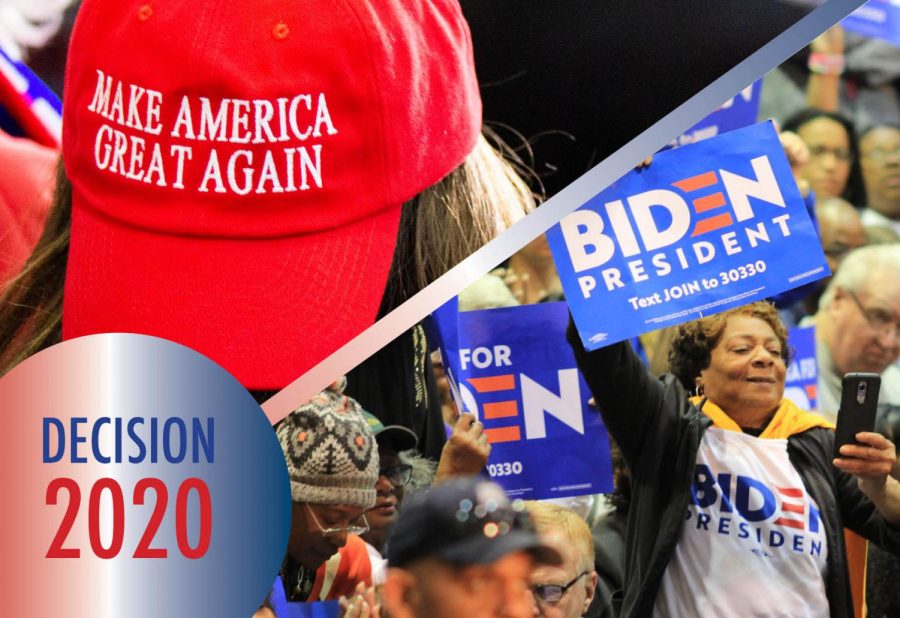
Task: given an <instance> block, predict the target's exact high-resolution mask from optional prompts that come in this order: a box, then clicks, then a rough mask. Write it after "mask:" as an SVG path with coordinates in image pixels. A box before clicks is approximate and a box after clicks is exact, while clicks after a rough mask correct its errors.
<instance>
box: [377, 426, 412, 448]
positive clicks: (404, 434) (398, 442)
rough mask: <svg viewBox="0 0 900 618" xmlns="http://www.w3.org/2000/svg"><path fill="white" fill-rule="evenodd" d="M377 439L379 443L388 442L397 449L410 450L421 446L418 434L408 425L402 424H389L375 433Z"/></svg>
mask: <svg viewBox="0 0 900 618" xmlns="http://www.w3.org/2000/svg"><path fill="white" fill-rule="evenodd" d="M375 441H376V442H378V444H384V443H387V444H388V446H390V447H392V448H393V449H394V450H395V451H397V452H400V451H408V450H410V449H414V448H416V447H417V446H419V439H418V438H417V437H416V434H415V433H413V432H412V430H410V429H408V428H407V427H402V426H400V425H388V426H387V427H385V428H384V429H382V430H381V431H379V432H378V433H376V434H375Z"/></svg>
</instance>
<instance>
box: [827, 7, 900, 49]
mask: <svg viewBox="0 0 900 618" xmlns="http://www.w3.org/2000/svg"><path fill="white" fill-rule="evenodd" d="M841 24H842V25H843V26H844V28H846V29H847V30H852V31H853V32H858V33H859V34H862V35H865V36H870V37H874V38H877V39H882V40H885V41H887V42H888V43H891V44H893V45H897V46H900V1H898V0H869V2H866V3H865V4H864V5H862V6H861V7H859V8H858V9H856V10H855V11H853V12H852V13H851V14H850V16H849V17H847V18H846V19H845V20H844V21H843V22H841Z"/></svg>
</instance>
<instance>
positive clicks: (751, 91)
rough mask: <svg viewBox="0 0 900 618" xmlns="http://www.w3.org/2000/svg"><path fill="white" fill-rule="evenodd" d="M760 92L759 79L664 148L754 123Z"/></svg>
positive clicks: (697, 140) (681, 144)
mask: <svg viewBox="0 0 900 618" xmlns="http://www.w3.org/2000/svg"><path fill="white" fill-rule="evenodd" d="M761 90H762V80H761V79H759V80H757V81H755V82H753V83H752V84H750V85H749V86H747V87H746V88H744V89H743V90H741V91H740V92H739V93H737V94H736V95H734V96H733V97H731V98H730V99H728V100H727V101H725V102H724V103H723V104H722V105H720V106H719V107H718V108H717V109H716V110H715V111H714V112H713V113H711V114H710V115H709V116H707V117H706V118H704V119H703V120H701V121H700V122H698V123H697V124H695V125H694V126H692V127H691V128H690V129H688V130H687V131H685V132H684V133H682V134H681V135H679V136H678V137H677V138H675V139H674V140H673V141H672V143H671V144H669V145H668V146H667V147H666V148H673V147H677V146H684V145H686V144H693V143H694V142H699V141H701V140H705V139H708V138H710V137H715V136H717V135H721V134H722V133H727V132H729V131H733V130H734V129H740V128H741V127H746V126H747V125H751V124H753V123H755V122H756V117H757V115H758V114H759V93H760V91H761Z"/></svg>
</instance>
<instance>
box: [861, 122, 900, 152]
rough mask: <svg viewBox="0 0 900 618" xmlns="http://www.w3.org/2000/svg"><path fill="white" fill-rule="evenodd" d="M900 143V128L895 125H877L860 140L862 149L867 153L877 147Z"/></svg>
mask: <svg viewBox="0 0 900 618" xmlns="http://www.w3.org/2000/svg"><path fill="white" fill-rule="evenodd" d="M897 145H900V130H898V129H895V128H894V127H877V128H875V129H872V130H871V131H869V132H868V133H866V134H865V135H864V136H863V138H862V140H860V142H859V147H860V150H861V151H862V152H863V153H866V152H868V151H870V150H874V149H875V148H884V147H886V146H890V147H892V146H897Z"/></svg>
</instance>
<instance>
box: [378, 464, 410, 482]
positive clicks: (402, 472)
mask: <svg viewBox="0 0 900 618" xmlns="http://www.w3.org/2000/svg"><path fill="white" fill-rule="evenodd" d="M378 476H383V477H385V478H386V479H387V480H389V481H390V482H391V484H392V485H393V486H394V487H403V486H404V485H406V484H407V483H409V479H411V478H412V466H411V465H409V464H399V465H396V466H391V467H390V468H382V469H381V470H379V471H378Z"/></svg>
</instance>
